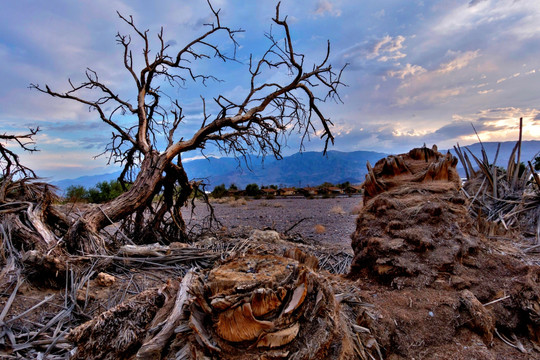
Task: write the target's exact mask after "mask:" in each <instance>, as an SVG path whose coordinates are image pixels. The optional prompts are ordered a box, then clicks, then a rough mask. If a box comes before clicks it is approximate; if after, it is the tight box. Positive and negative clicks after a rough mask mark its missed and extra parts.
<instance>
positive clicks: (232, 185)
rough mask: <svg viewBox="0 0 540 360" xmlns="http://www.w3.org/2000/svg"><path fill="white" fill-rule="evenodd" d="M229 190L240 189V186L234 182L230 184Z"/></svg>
mask: <svg viewBox="0 0 540 360" xmlns="http://www.w3.org/2000/svg"><path fill="white" fill-rule="evenodd" d="M229 190H238V187H237V186H236V185H235V184H234V183H232V184H231V185H230V186H229Z"/></svg>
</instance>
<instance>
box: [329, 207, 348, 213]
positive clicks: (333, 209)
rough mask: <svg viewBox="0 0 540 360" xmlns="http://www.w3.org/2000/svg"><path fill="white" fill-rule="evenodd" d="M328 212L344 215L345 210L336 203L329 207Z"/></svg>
mask: <svg viewBox="0 0 540 360" xmlns="http://www.w3.org/2000/svg"><path fill="white" fill-rule="evenodd" d="M330 213H332V214H337V215H345V210H343V208H342V207H341V206H339V205H336V206H334V207H332V208H331V209H330Z"/></svg>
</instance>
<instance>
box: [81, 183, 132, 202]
mask: <svg viewBox="0 0 540 360" xmlns="http://www.w3.org/2000/svg"><path fill="white" fill-rule="evenodd" d="M123 192H124V190H123V189H122V185H121V184H120V182H119V181H118V180H111V181H102V182H99V183H97V184H96V186H95V187H93V188H91V189H90V190H88V201H90V202H92V203H95V204H101V203H104V202H107V201H111V200H114V199H116V198H117V197H118V196H120V195H121V194H122V193H123Z"/></svg>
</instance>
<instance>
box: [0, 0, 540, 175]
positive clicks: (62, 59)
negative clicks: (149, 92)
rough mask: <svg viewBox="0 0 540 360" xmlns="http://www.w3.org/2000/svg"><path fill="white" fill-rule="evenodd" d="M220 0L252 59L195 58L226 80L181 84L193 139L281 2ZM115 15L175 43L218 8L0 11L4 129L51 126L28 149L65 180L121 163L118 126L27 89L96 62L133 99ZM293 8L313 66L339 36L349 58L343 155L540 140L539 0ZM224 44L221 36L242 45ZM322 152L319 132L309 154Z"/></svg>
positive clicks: (334, 109) (298, 36) (243, 76)
mask: <svg viewBox="0 0 540 360" xmlns="http://www.w3.org/2000/svg"><path fill="white" fill-rule="evenodd" d="M213 4H214V7H216V8H221V15H222V23H224V24H226V25H228V26H230V27H231V28H242V29H243V30H245V32H244V33H241V34H239V36H238V41H239V43H240V48H239V50H238V53H237V55H238V59H239V60H240V62H239V63H229V64H222V63H220V62H217V61H211V62H202V63H199V64H196V65H195V66H196V67H197V69H198V70H200V71H207V72H209V73H212V74H214V75H217V76H218V77H220V78H222V79H223V80H224V82H223V83H218V84H210V85H209V86H207V87H203V86H201V85H200V84H191V83H187V84H186V87H185V88H178V87H177V88H171V89H170V93H171V95H172V96H174V97H175V98H178V99H180V101H181V102H182V104H183V105H184V107H185V111H186V115H187V116H186V124H185V125H184V128H183V129H182V131H185V134H186V137H187V136H189V134H190V132H191V131H193V129H195V128H196V127H197V124H198V122H199V121H200V119H201V112H202V107H201V101H200V96H201V95H202V96H204V97H205V98H206V99H212V97H215V96H217V95H218V94H220V93H224V94H227V95H228V96H232V97H234V96H239V95H241V94H243V93H244V92H245V89H246V88H247V86H248V82H247V81H248V77H247V60H248V59H249V55H250V54H253V56H254V57H257V56H260V55H261V54H262V52H263V51H264V50H265V49H266V47H267V46H268V42H267V41H266V38H265V37H264V34H265V33H266V32H268V31H269V30H270V25H271V18H272V17H273V16H274V7H275V4H276V1H273V0H261V1H239V0H219V1H214V2H213ZM116 10H118V11H120V12H121V13H122V14H124V15H133V17H134V20H135V22H136V24H138V26H139V27H140V28H142V29H149V30H150V33H151V34H155V33H156V32H157V31H158V30H159V28H160V26H163V27H164V33H165V39H166V40H167V41H169V43H170V44H171V45H172V47H171V49H172V50H174V49H175V48H176V49H178V48H180V46H181V45H183V44H185V43H186V41H189V40H191V39H192V38H193V37H194V36H195V35H197V34H200V33H201V32H202V31H203V30H204V28H203V26H202V24H204V23H205V21H207V19H208V18H209V15H210V11H209V9H208V6H207V5H206V2H205V1H202V0H192V1H180V0H170V1H169V0H167V1H163V0H161V1H154V2H150V1H139V0H135V1H127V0H124V1H122V0H92V1H86V0H81V1H68V0H64V1H61V0H48V1H39V0H18V1H12V2H9V3H8V4H7V5H4V9H3V11H2V13H0V63H1V64H2V66H0V78H1V79H2V82H3V86H1V87H0V124H1V125H0V126H1V128H2V131H3V132H4V131H5V132H11V133H20V132H24V131H25V129H27V128H28V127H36V126H39V127H40V128H41V130H42V131H41V132H40V133H39V134H38V136H37V137H36V140H37V147H38V148H39V149H40V150H41V151H40V152H39V153H34V154H32V155H27V154H24V155H23V160H24V161H25V163H26V164H28V165H29V166H30V167H32V168H34V169H35V170H36V171H37V173H38V175H41V176H46V177H51V178H53V179H62V178H73V177H78V176H82V175H90V174H98V173H104V172H112V171H115V170H116V168H112V167H107V166H106V162H107V159H108V158H107V157H98V158H95V156H96V155H98V154H100V153H101V152H102V151H103V149H104V146H105V145H106V143H107V142H108V140H109V138H110V135H111V131H110V130H109V129H108V128H107V126H105V125H104V124H101V123H100V122H99V120H98V119H97V117H96V114H95V113H93V112H89V111H88V109H87V108H85V107H84V106H81V105H79V104H76V103H72V102H69V101H65V100H60V99H55V98H51V97H48V96H46V95H44V94H40V93H38V92H37V91H32V90H30V89H28V85H29V84H30V83H37V84H41V85H44V84H48V85H49V86H51V88H53V89H57V90H65V89H67V85H68V83H67V79H68V78H71V79H72V80H73V81H74V82H76V81H77V80H82V76H83V75H84V70H85V69H86V68H87V67H89V68H91V69H93V70H95V71H97V72H98V74H99V76H100V79H101V80H103V81H104V82H106V83H107V84H108V85H110V87H112V88H114V89H115V90H116V91H118V93H120V94H123V95H125V96H126V97H127V98H129V97H130V96H131V98H133V97H134V96H135V95H134V94H135V92H134V90H133V88H132V84H131V82H130V81H131V80H130V78H129V75H128V74H127V73H126V71H125V70H124V68H123V66H122V55H121V49H120V47H119V46H118V45H116V43H115V34H116V33H117V32H121V33H124V34H126V33H128V32H129V29H128V28H127V27H126V25H125V24H123V23H122V22H121V21H120V20H119V19H118V16H117V15H116ZM281 12H282V14H288V20H289V23H290V26H291V29H292V33H293V37H294V39H295V46H296V48H297V50H298V51H300V52H303V53H305V54H306V60H307V62H308V63H312V62H316V61H318V60H320V59H321V56H323V54H324V51H325V49H326V41H327V40H330V42H331V45H332V55H331V62H332V64H333V65H334V67H336V68H338V67H340V66H342V65H344V64H345V63H349V66H348V67H347V69H346V71H345V73H344V76H343V79H344V82H345V83H346V84H347V85H348V87H347V88H343V89H342V91H341V95H342V99H343V102H344V103H343V104H336V103H327V104H325V105H323V106H322V109H323V110H324V112H325V114H326V115H327V116H328V117H330V118H331V119H332V121H333V122H334V124H335V126H334V128H333V132H334V134H335V136H336V141H335V146H334V147H333V148H332V149H333V150H341V151H354V150H374V151H381V152H403V151H407V150H408V149H409V148H411V147H413V146H421V145H422V144H424V143H426V144H428V145H431V144H433V143H436V144H438V146H439V148H448V147H451V146H452V145H454V144H455V143H456V142H459V143H460V144H469V143H473V142H476V136H475V134H474V132H473V129H472V126H471V123H472V124H474V126H475V128H476V129H477V130H478V132H479V134H480V136H481V138H482V140H483V141H506V140H515V139H516V138H517V124H518V119H519V117H521V116H523V117H524V121H525V130H524V138H525V139H526V140H540V1H538V0H459V1H458V0H441V1H437V0H433V1H428V0H424V1H414V0H408V1H403V0H380V1H377V2H375V1H367V0H354V1H353V0H335V1H332V0H315V1H307V0H284V1H282V10H281ZM153 39H157V38H156V37H153ZM222 40H223V39H219V38H218V39H216V41H217V42H218V43H219V44H220V46H221V47H222V48H223V49H225V50H231V48H230V44H228V43H226V42H224V41H222ZM271 76H278V77H279V76H281V75H280V74H271V75H269V77H271ZM287 145H288V147H287V148H286V149H285V154H290V153H294V152H296V151H298V139H297V138H296V137H295V136H294V135H292V136H291V137H290V138H289V140H288V142H287ZM322 147H323V143H322V142H321V141H318V139H317V138H316V137H315V138H314V139H313V140H312V141H311V142H310V143H309V144H307V146H306V149H307V150H321V149H322ZM199 155H200V154H199V153H196V152H194V153H190V154H187V155H186V156H184V158H195V157H197V156H199ZM215 155H219V154H217V153H216V154H215Z"/></svg>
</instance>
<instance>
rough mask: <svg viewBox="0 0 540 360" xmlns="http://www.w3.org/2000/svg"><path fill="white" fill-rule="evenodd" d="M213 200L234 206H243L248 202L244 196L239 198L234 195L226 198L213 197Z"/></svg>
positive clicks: (216, 202)
mask: <svg viewBox="0 0 540 360" xmlns="http://www.w3.org/2000/svg"><path fill="white" fill-rule="evenodd" d="M212 202H213V203H215V204H226V205H230V206H232V207H237V206H242V205H246V204H247V200H246V199H244V198H238V199H235V198H233V197H224V198H217V199H212Z"/></svg>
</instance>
